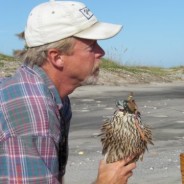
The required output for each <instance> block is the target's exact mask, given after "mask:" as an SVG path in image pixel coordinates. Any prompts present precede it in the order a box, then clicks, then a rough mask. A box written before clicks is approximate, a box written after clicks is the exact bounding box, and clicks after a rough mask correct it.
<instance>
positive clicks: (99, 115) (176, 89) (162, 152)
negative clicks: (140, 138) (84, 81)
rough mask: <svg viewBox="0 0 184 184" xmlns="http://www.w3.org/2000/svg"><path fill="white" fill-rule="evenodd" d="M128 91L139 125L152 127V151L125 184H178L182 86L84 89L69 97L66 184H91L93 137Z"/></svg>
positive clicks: (183, 140) (96, 156) (95, 158)
mask: <svg viewBox="0 0 184 184" xmlns="http://www.w3.org/2000/svg"><path fill="white" fill-rule="evenodd" d="M130 91H133V92H134V94H135V98H136V101H137V104H138V106H139V109H140V111H141V114H142V118H143V121H144V122H146V123H147V124H148V125H149V126H151V128H152V132H153V140H154V146H149V151H148V152H146V153H145V155H144V159H143V161H139V162H138V163H137V168H136V169H135V170H134V175H133V177H132V178H131V179H130V180H129V184H148V183H149V184H181V174H180V161H179V155H180V153H182V152H184V133H183V132H184V85H183V82H182V81H181V82H174V83H152V84H149V85H148V84H147V85H146V84H142V85H127V84H125V85H121V86H107V85H106V86H102V85H98V86H84V87H80V88H78V89H77V90H76V91H75V92H74V93H73V94H72V95H70V98H71V102H72V109H73V119H72V122H71V129H70V137H69V145H70V155H69V160H68V165H67V171H66V175H65V184H91V183H92V182H93V181H94V180H95V178H96V175H97V169H98V163H99V160H100V159H103V156H102V154H101V149H102V147H101V142H100V139H99V137H98V136H97V135H98V134H99V132H100V127H101V125H102V122H103V120H104V119H106V118H109V117H111V116H112V113H113V112H114V110H115V101H116V100H117V99H124V98H126V96H127V94H128V93H129V92H130Z"/></svg>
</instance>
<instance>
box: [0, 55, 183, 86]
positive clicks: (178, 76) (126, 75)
mask: <svg viewBox="0 0 184 184" xmlns="http://www.w3.org/2000/svg"><path fill="white" fill-rule="evenodd" d="M20 64H21V62H18V61H17V60H16V59H15V58H14V57H12V56H7V55H5V54H1V53H0V77H3V76H5V77H7V76H11V75H12V74H13V73H14V72H15V70H16V69H17V68H18V67H19V66H20ZM101 69H102V70H101V71H102V72H101V73H102V74H103V75H104V76H102V75H101V77H102V78H103V80H106V81H109V80H114V81H116V82H117V81H119V80H120V79H123V80H127V81H129V83H134V82H135V83H141V82H143V83H149V82H151V81H158V82H161V81H163V82H169V81H173V80H183V79H184V66H178V67H173V68H162V67H153V66H150V67H149V66H135V65H134V66H129V65H122V64H120V63H118V62H115V61H113V60H110V59H105V58H102V61H101ZM103 71H104V72H105V73H104V72H103ZM107 75H108V76H107ZM112 75H113V76H112Z"/></svg>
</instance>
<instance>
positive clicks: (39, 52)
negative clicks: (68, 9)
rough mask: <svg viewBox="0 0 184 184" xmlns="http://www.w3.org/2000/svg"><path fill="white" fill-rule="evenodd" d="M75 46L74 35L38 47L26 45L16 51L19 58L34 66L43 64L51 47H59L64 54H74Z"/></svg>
mask: <svg viewBox="0 0 184 184" xmlns="http://www.w3.org/2000/svg"><path fill="white" fill-rule="evenodd" d="M73 46H74V37H69V38H65V39H62V40H59V41H56V42H53V43H49V44H46V45H42V46H37V47H30V48H29V47H27V48H26V47H25V49H24V50H22V51H16V52H15V56H16V57H17V59H19V60H21V61H23V62H24V63H25V64H26V65H29V66H31V67H33V66H34V65H37V66H42V65H43V64H44V62H45V61H46V59H47V51H48V50H49V49H51V48H55V49H58V50H59V51H61V52H62V53H64V54H67V55H70V54H72V51H73Z"/></svg>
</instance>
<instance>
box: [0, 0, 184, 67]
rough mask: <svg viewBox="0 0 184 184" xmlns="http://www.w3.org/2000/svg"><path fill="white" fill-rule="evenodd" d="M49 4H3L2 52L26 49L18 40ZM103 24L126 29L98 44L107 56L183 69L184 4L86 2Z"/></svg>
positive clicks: (10, 0)
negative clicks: (36, 12)
mask: <svg viewBox="0 0 184 184" xmlns="http://www.w3.org/2000/svg"><path fill="white" fill-rule="evenodd" d="M42 2H46V0H27V1H26V0H1V5H0V43H1V45H0V52H1V53H5V54H9V55H11V54H12V51H13V50H16V49H21V48H23V45H24V43H23V42H22V41H20V40H19V39H17V37H16V36H15V34H16V33H19V32H21V31H22V30H23V29H24V27H25V24H26V20H27V16H28V14H29V12H30V11H31V9H32V8H33V7H34V6H36V5H37V4H39V3H42ZM82 2H83V3H85V4H86V5H87V6H88V8H89V9H90V10H91V11H92V12H93V13H94V14H95V16H96V17H97V18H98V19H99V20H100V21H104V22H110V23H117V24H122V25H123V30H122V31H121V32H120V33H119V34H118V35H117V36H116V37H114V38H111V39H108V40H104V41H99V43H100V45H101V46H102V47H103V48H104V50H105V51H106V56H105V57H108V58H110V59H114V60H116V61H117V62H120V63H122V64H126V65H146V66H162V67H172V66H179V65H184V1H183V0H113V1H112V0H83V1H82Z"/></svg>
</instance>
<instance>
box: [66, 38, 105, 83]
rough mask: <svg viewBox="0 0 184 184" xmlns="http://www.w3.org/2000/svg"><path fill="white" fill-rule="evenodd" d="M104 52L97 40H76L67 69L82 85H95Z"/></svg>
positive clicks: (68, 58)
mask: <svg viewBox="0 0 184 184" xmlns="http://www.w3.org/2000/svg"><path fill="white" fill-rule="evenodd" d="M104 54H105V52H104V50H103V49H102V48H101V47H100V46H99V45H98V43H97V41H96V40H87V39H79V38H77V39H76V40H75V45H74V48H73V52H72V54H71V55H70V56H66V57H67V65H66V66H65V67H67V68H65V69H67V71H68V72H69V75H70V77H72V78H76V79H77V80H78V81H79V83H80V85H87V84H94V83H96V81H97V79H98V74H99V65H100V59H101V57H102V56H104Z"/></svg>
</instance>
